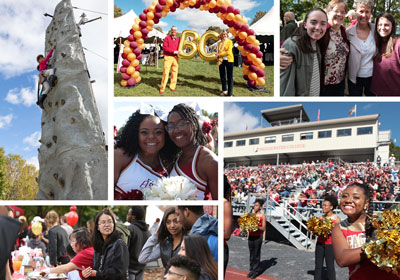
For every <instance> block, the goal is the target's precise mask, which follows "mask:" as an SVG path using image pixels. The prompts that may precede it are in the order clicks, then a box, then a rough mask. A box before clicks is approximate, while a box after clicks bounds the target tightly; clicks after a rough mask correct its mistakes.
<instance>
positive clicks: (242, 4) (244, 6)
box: [232, 0, 261, 14]
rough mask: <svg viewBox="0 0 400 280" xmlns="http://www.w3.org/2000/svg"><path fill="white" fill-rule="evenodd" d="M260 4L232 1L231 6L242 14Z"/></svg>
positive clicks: (251, 1) (252, 0) (244, 0)
mask: <svg viewBox="0 0 400 280" xmlns="http://www.w3.org/2000/svg"><path fill="white" fill-rule="evenodd" d="M260 4H261V3H260V2H257V1H254V0H233V1H232V5H233V6H234V7H235V8H237V9H239V10H240V13H241V14H243V12H244V11H250V10H251V9H253V8H255V7H257V6H259V5H260Z"/></svg>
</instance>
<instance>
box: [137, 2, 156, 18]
mask: <svg viewBox="0 0 400 280" xmlns="http://www.w3.org/2000/svg"><path fill="white" fill-rule="evenodd" d="M142 2H143V3H144V5H145V6H146V7H148V6H150V5H151V4H152V3H153V0H142ZM141 12H142V11H140V13H141ZM138 15H139V14H138Z"/></svg>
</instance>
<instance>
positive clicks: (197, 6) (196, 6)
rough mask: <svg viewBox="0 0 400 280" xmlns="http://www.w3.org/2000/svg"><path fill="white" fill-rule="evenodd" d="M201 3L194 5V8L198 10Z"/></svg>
mask: <svg viewBox="0 0 400 280" xmlns="http://www.w3.org/2000/svg"><path fill="white" fill-rule="evenodd" d="M200 5H201V4H200V2H197V3H196V5H194V6H193V7H195V8H196V9H198V8H200Z"/></svg>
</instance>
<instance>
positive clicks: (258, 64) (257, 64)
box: [253, 58, 262, 67]
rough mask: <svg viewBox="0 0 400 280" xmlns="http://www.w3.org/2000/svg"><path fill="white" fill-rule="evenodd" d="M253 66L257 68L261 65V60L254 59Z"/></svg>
mask: <svg viewBox="0 0 400 280" xmlns="http://www.w3.org/2000/svg"><path fill="white" fill-rule="evenodd" d="M253 63H254V65H255V66H257V67H259V66H260V65H261V64H262V60H261V59H259V58H256V59H254V61H253Z"/></svg>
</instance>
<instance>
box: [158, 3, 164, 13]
mask: <svg viewBox="0 0 400 280" xmlns="http://www.w3.org/2000/svg"><path fill="white" fill-rule="evenodd" d="M162 10H163V6H161V5H160V4H157V5H156V12H157V13H159V12H161V11H162Z"/></svg>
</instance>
